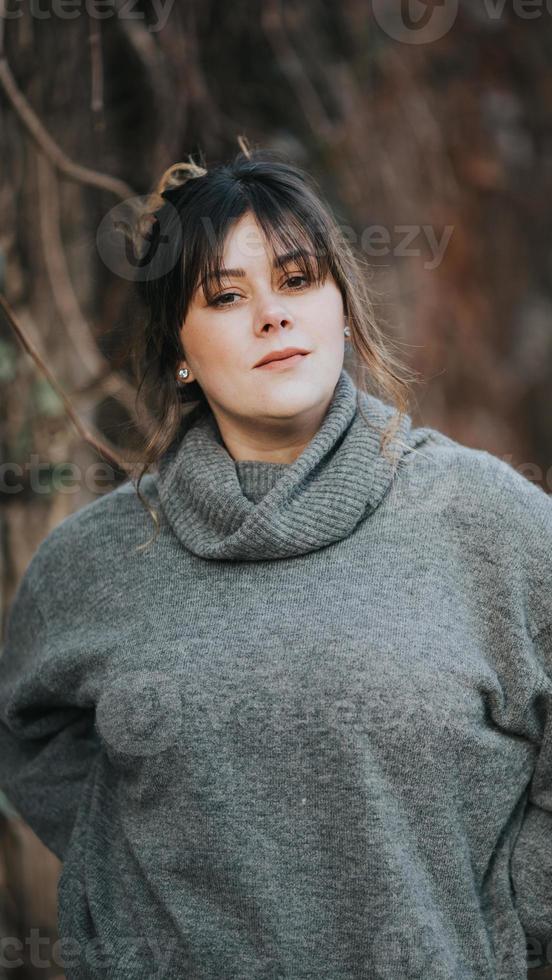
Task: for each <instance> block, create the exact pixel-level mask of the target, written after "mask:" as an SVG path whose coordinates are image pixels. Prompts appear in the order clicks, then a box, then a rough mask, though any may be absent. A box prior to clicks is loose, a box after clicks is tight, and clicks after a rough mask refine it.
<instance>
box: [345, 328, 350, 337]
mask: <svg viewBox="0 0 552 980" xmlns="http://www.w3.org/2000/svg"><path fill="white" fill-rule="evenodd" d="M343 333H344V334H345V336H346V337H350V336H351V328H350V327H345V329H344V331H343Z"/></svg>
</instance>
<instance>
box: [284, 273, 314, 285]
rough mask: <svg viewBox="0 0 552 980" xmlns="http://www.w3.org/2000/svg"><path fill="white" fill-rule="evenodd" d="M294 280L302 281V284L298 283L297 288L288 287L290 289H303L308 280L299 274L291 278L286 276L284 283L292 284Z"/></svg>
mask: <svg viewBox="0 0 552 980" xmlns="http://www.w3.org/2000/svg"><path fill="white" fill-rule="evenodd" d="M294 279H295V280H297V279H302V280H303V282H302V284H301V283H300V284H299V286H291V287H290V288H291V289H303V288H304V286H308V284H309V280H308V279H307V277H306V276H304V275H302V274H300V273H296V274H295V275H293V276H288V278H287V279H286V282H287V283H290V282H293V280H294Z"/></svg>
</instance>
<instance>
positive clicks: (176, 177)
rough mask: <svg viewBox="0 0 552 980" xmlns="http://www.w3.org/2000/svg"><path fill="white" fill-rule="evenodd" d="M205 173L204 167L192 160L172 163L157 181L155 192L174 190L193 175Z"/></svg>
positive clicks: (203, 174)
mask: <svg viewBox="0 0 552 980" xmlns="http://www.w3.org/2000/svg"><path fill="white" fill-rule="evenodd" d="M206 173H207V171H206V169H205V167H200V166H199V164H197V163H194V162H193V160H190V161H189V162H188V163H186V162H184V163H173V164H172V166H170V167H168V168H167V170H165V172H164V174H163V175H162V176H161V177H160V179H159V180H158V181H157V185H156V188H155V193H156V194H159V195H162V194H164V193H165V191H168V190H175V189H176V188H177V187H180V186H181V185H182V184H185V183H186V181H188V180H191V179H192V178H194V177H204V176H205V174H206Z"/></svg>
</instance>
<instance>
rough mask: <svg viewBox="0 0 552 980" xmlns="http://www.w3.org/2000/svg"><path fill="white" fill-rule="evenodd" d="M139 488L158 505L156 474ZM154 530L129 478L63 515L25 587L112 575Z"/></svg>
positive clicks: (67, 583) (32, 564) (34, 558)
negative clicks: (118, 565) (115, 568)
mask: <svg viewBox="0 0 552 980" xmlns="http://www.w3.org/2000/svg"><path fill="white" fill-rule="evenodd" d="M140 493H141V495H142V497H143V498H144V500H145V502H146V504H147V505H148V506H153V507H154V508H157V506H158V497H157V492H156V486H155V480H154V478H153V476H152V475H151V474H146V475H145V476H144V477H143V479H142V481H141V483H140ZM154 530H155V526H154V523H153V520H152V518H151V517H150V515H149V513H148V510H147V509H146V506H145V505H144V504H143V503H142V502H141V500H140V499H139V497H138V495H137V493H136V489H135V487H134V485H133V483H132V482H131V481H130V480H126V481H125V482H124V483H122V484H120V485H119V486H118V487H116V488H115V489H113V490H110V491H108V492H107V493H105V494H102V495H100V496H98V497H96V498H94V499H93V500H91V501H90V502H89V503H87V504H85V505H84V506H83V507H81V508H79V509H78V510H76V511H74V512H73V513H71V514H69V515H68V516H67V517H65V518H63V520H61V521H60V522H59V523H58V524H57V525H56V526H55V527H54V528H52V529H51V530H50V531H49V532H48V534H47V535H46V536H45V537H44V538H43V540H42V541H41V543H40V545H39V546H38V548H37V549H36V551H35V552H34V554H33V556H32V558H31V560H30V562H29V565H28V566H27V569H26V572H25V575H24V580H25V584H26V587H28V588H30V589H32V590H33V591H34V592H35V593H38V591H40V592H41V593H45V592H50V591H51V590H52V589H53V588H56V587H57V588H67V589H68V590H70V589H71V587H72V584H73V583H75V584H77V583H81V584H82V581H83V579H84V578H85V576H88V577H89V578H90V577H91V576H93V575H94V574H96V575H99V576H101V575H103V576H104V577H107V576H109V574H110V571H112V570H113V568H114V566H116V565H117V564H118V563H121V562H125V561H128V560H129V558H130V557H131V555H132V554H134V553H135V549H136V548H137V547H138V546H139V545H140V544H145V542H146V541H147V540H148V539H149V538H150V537H151V535H152V533H153V532H154Z"/></svg>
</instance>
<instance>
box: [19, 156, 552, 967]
mask: <svg viewBox="0 0 552 980" xmlns="http://www.w3.org/2000/svg"><path fill="white" fill-rule="evenodd" d="M158 190H159V192H161V196H160V197H159V198H156V199H155V200H154V201H153V202H152V203H154V204H155V205H156V208H155V211H154V214H153V217H154V218H155V220H156V224H155V225H154V228H155V229H156V230H157V238H155V236H154V238H153V239H151V240H152V241H154V240H155V241H156V243H157V245H158V246H159V247H160V245H161V243H163V242H164V243H165V248H166V249H167V250H166V251H165V252H162V250H161V251H158V252H157V253H156V254H157V260H156V261H157V262H158V265H157V267H156V273H158V274H154V271H152V270H154V265H155V264H152V270H150V272H149V274H147V275H145V276H144V278H143V279H142V280H141V282H140V283H139V288H140V291H141V295H142V299H143V300H144V301H145V303H146V307H147V312H148V316H147V318H146V320H145V324H144V326H143V331H142V333H141V335H140V337H139V338H138V342H139V346H138V351H137V353H136V355H135V362H136V364H137V365H138V364H141V365H142V367H143V368H144V370H145V375H144V378H145V379H146V380H148V382H149V385H150V388H151V389H152V390H154V391H156V392H157V396H158V406H157V407H158V411H159V415H160V426H159V431H158V433H157V434H156V436H155V438H154V439H152V440H151V442H150V444H149V445H148V447H147V453H146V454H145V462H144V469H143V470H142V472H141V474H140V477H139V479H138V481H137V483H136V486H133V484H132V482H130V481H128V482H126V483H125V484H123V485H122V486H120V487H118V488H117V489H115V490H114V491H112V492H110V493H107V494H106V495H104V496H103V497H101V498H99V499H97V500H95V501H93V502H92V503H90V504H88V505H87V506H85V507H84V508H82V509H81V510H79V511H78V512H77V513H75V514H73V515H71V516H70V517H69V518H66V519H65V520H64V521H62V523H61V524H59V525H58V526H57V527H56V528H55V529H54V530H53V531H52V532H50V533H49V535H48V536H47V538H46V539H45V541H43V543H42V544H41V546H40V547H39V549H38V551H37V552H36V553H35V555H34V557H33V559H32V561H31V563H30V565H29V567H28V570H27V572H26V574H25V576H24V578H23V581H22V583H21V585H20V588H19V590H18V593H17V596H16V599H15V602H14V604H13V606H12V610H11V615H10V618H9V624H8V631H7V636H6V643H5V647H4V654H3V659H2V661H1V682H2V683H1V699H0V718H1V728H0V739H1V741H0V749H1V762H0V785H1V786H2V788H3V789H4V790H5V791H6V794H7V795H8V798H9V799H10V800H11V801H12V802H13V803H14V805H15V806H17V807H18V808H19V810H20V812H21V814H22V815H23V816H24V818H25V819H26V820H28V822H29V824H30V825H31V827H33V829H34V830H35V831H36V833H37V834H38V835H39V837H40V838H41V839H42V840H43V841H44V842H45V843H46V844H47V845H48V847H50V848H51V849H52V851H54V853H56V854H57V855H58V856H59V857H60V858H61V860H62V861H63V869H62V873H61V877H60V881H59V892H58V899H59V925H60V935H61V939H62V951H63V956H60V957H59V963H60V965H62V966H63V967H64V970H65V974H66V976H67V977H68V978H69V980H77V978H78V980H81V978H99V977H114V978H115V977H116V978H118V980H119V978H126V977H128V978H138V977H140V978H143V977H145V976H148V977H152V978H153V977H155V978H209V980H215V978H216V980H223V978H225V980H226V978H239V980H244V978H247V980H253V978H255V980H261V978H262V980H268V978H276V977H285V978H293V980H303V978H305V980H306V978H316V980H321V978H328V980H350V978H355V980H356V978H370V980H372V978H393V980H396V978H407V980H414V978H422V977H423V978H431V980H461V978H462V980H476V978H477V980H491V978H493V980H495V978H496V980H522V978H524V977H526V974H527V966H528V965H529V966H536V965H540V964H541V963H544V962H546V960H547V956H548V957H549V958H552V957H550V953H551V950H552V942H551V941H552V726H551V718H552V702H551V694H552V683H551V677H552V669H551V668H552V632H551V628H550V624H551V623H552V596H551V590H550V585H551V581H552V579H551V570H552V557H551V556H552V547H551V546H552V503H551V501H550V499H549V497H548V496H547V495H546V494H545V493H544V492H543V491H542V490H541V489H540V488H538V487H536V486H534V485H533V484H531V483H529V481H527V480H526V479H525V478H523V477H522V476H520V475H519V474H518V473H516V472H515V471H514V469H513V468H511V467H510V466H508V465H507V464H506V463H503V462H501V461H500V460H498V459H497V458H495V457H493V456H492V455H490V454H488V453H486V452H482V451H476V450H473V449H469V448H466V447H464V446H462V445H460V444H458V443H457V442H455V441H454V440H452V439H450V438H448V437H446V436H445V435H444V434H442V433H440V432H438V431H437V430H434V429H431V428H429V427H425V428H415V427H413V425H412V423H411V419H410V416H409V415H408V414H407V412H406V411H405V410H404V379H403V378H402V377H401V373H400V369H399V368H398V367H397V364H396V362H395V361H394V360H393V358H392V357H391V356H390V354H389V353H388V351H387V350H386V348H385V345H384V343H383V340H382V337H381V335H380V333H379V331H378V328H377V325H376V323H375V322H374V319H373V317H372V313H371V308H370V304H369V297H368V296H367V294H366V291H365V288H364V286H363V278H362V273H361V270H360V268H359V265H358V263H357V262H356V261H355V258H354V257H353V255H352V253H351V251H350V249H349V248H348V246H347V244H346V243H345V242H344V241H343V240H342V238H341V237H340V235H339V232H338V229H337V227H336V225H335V222H334V219H333V218H332V217H331V215H330V213H329V211H328V208H327V206H326V205H325V204H324V202H323V201H322V199H321V198H320V197H319V195H318V193H317V191H316V188H315V186H314V184H313V183H312V181H310V180H309V179H308V178H307V176H306V175H305V174H303V173H301V171H300V170H298V169H297V168H296V167H294V166H292V165H291V164H289V163H286V162H285V161H283V160H282V159H279V158H278V155H277V154H269V153H263V152H261V151H258V150H257V151H254V152H251V151H250V150H248V149H247V147H244V146H242V152H241V153H239V154H238V155H237V156H236V157H235V159H234V160H232V161H231V162H230V163H228V164H226V165H219V166H214V167H212V168H210V169H207V168H204V167H199V166H197V165H196V164H194V163H192V162H191V163H189V164H179V165H176V166H174V167H172V168H169V171H167V172H166V173H165V174H164V175H163V178H162V179H161V182H160V185H159V188H158ZM160 270H162V271H160ZM347 335H349V337H350V341H351V345H352V346H351V350H352V352H353V353H354V355H355V356H356V366H355V375H356V378H357V381H356V382H355V381H354V380H353V376H352V374H350V373H349V371H348V370H346V369H345V367H344V342H345V338H346V337H347ZM293 351H296V353H294V354H293V356H292V352H293ZM297 351H298V353H297ZM286 353H288V354H289V357H282V355H285V354H286ZM276 357H278V358H280V359H278V360H275V358H276ZM267 358H268V362H267ZM363 375H366V376H367V378H368V380H369V381H370V384H371V385H372V387H373V390H372V392H369V391H368V390H367V388H366V387H365V386H364V384H363V380H362V379H363ZM143 381H144V379H143ZM376 392H378V393H377V394H376ZM184 409H186V410H184ZM151 463H154V464H156V465H155V466H154V467H153V469H154V472H149V473H146V472H145V469H146V466H149V464H151ZM142 478H143V479H142ZM140 483H142V488H141V489H140V487H139V484H140ZM136 490H138V495H137V493H136V492H135V491H136ZM144 504H145V507H144V506H143V505H144ZM151 518H153V519H154V521H155V524H156V530H155V533H154V534H153V535H152V536H150V537H149V538H148V534H149V531H150V530H151V526H152V525H151ZM547 944H550V946H548V949H547ZM526 945H527V949H526ZM56 952H59V951H56ZM528 954H529V955H528ZM42 955H43V956H44V953H42Z"/></svg>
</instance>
